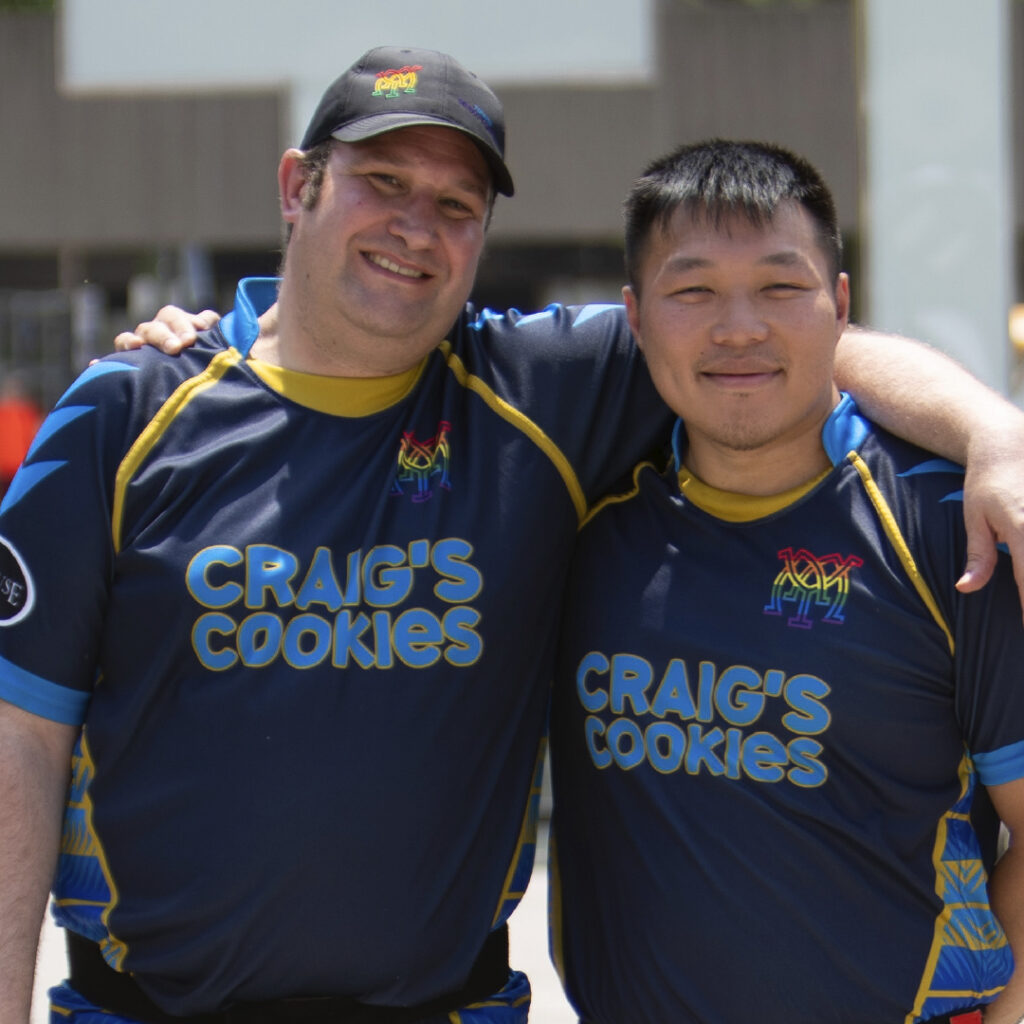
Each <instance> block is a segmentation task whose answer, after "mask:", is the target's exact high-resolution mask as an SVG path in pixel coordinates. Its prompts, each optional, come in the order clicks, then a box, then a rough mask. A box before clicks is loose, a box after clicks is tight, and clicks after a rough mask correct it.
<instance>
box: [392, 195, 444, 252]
mask: <svg viewBox="0 0 1024 1024" xmlns="http://www.w3.org/2000/svg"><path fill="white" fill-rule="evenodd" d="M437 216H438V214H437V208H436V205H435V204H434V202H433V200H432V199H431V198H429V197H428V196H415V195H412V196H408V197H407V198H406V201H405V202H404V203H402V205H401V206H400V207H399V208H398V209H397V210H395V212H394V215H393V216H392V218H391V222H390V224H389V225H388V229H389V230H390V231H391V233H392V234H393V235H395V236H396V237H398V238H401V239H402V241H404V242H405V244H406V245H407V246H408V247H409V248H410V249H426V248H429V247H430V246H431V245H433V244H434V239H435V238H436V235H437Z"/></svg>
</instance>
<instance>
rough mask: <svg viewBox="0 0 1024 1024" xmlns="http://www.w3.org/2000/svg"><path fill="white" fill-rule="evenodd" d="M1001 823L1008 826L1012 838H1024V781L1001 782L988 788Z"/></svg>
mask: <svg viewBox="0 0 1024 1024" xmlns="http://www.w3.org/2000/svg"><path fill="white" fill-rule="evenodd" d="M986 788H987V789H988V794H989V796H990V797H991V798H992V806H993V807H995V809H996V813H997V814H998V815H999V819H1000V821H1002V823H1003V824H1004V825H1005V826H1006V828H1007V831H1008V832H1009V833H1010V835H1011V837H1012V836H1014V834H1016V836H1017V837H1024V779H1014V780H1013V781H1012V782H1001V783H999V784H998V785H994V786H987V787H986Z"/></svg>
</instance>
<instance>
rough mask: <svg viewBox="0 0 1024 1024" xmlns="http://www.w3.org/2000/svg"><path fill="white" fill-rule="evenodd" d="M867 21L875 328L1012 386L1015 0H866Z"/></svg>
mask: <svg viewBox="0 0 1024 1024" xmlns="http://www.w3.org/2000/svg"><path fill="white" fill-rule="evenodd" d="M860 24H861V40H862V42H863V80H862V98H863V130H864V143H865V145H864V153H865V168H864V171H865V174H864V185H863V196H862V214H861V224H862V228H863V233H864V238H863V241H864V252H865V267H866V270H867V273H866V279H865V280H864V281H863V282H862V283H861V286H862V288H866V293H867V294H866V300H867V301H866V303H865V304H864V306H863V308H864V309H865V310H866V314H867V315H866V316H865V320H866V321H867V322H868V323H869V324H871V325H872V326H874V327H879V328H885V329H887V330H893V331H898V332H901V333H904V334H910V335H913V336H915V337H918V338H922V339H924V340H926V341H930V342H931V343H932V344H934V345H936V346H937V347H939V348H941V349H943V350H944V351H946V352H948V353H949V354H950V355H952V356H954V357H955V358H957V359H959V360H960V361H961V362H963V363H964V364H965V365H966V366H967V367H968V368H969V369H971V370H972V371H973V372H974V373H975V374H977V375H978V376H979V377H981V378H982V380H984V381H985V382H986V383H988V384H991V385H993V386H994V387H996V388H998V389H1000V390H1002V391H1006V390H1007V387H1008V382H1009V367H1010V345H1009V340H1008V315H1009V309H1010V305H1011V303H1012V282H1013V245H1012V231H1013V216H1012V199H1011V178H1010V173H1011V171H1010V166H1011V137H1010V113H1009V107H1010V63H1009V59H1010V54H1009V30H1010V12H1009V6H1008V0H860ZM855 286H856V282H855Z"/></svg>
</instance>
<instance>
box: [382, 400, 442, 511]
mask: <svg viewBox="0 0 1024 1024" xmlns="http://www.w3.org/2000/svg"><path fill="white" fill-rule="evenodd" d="M451 429H452V425H451V424H450V423H449V422H448V421H447V420H441V422H440V423H438V425H437V433H436V434H435V435H434V436H433V437H432V438H430V439H429V440H428V441H418V440H417V439H416V434H415V432H414V431H412V430H406V431H403V432H402V440H401V441H400V442H399V445H398V472H397V474H396V476H395V483H394V486H393V487H392V488H391V493H392V494H411V496H412V500H413V501H414V502H416V503H417V504H418V503H420V502H424V501H429V500H430V499H431V497H433V494H434V492H433V490H432V489H431V480H432V479H433V478H434V477H435V476H439V477H440V478H441V479H440V480H439V481H438V483H439V484H440V486H441V487H442V488H444V490H446V491H450V490H451V489H452V484H451V479H450V478H449V475H448V470H449V466H450V464H451V454H452V453H451V444H450V442H449V440H448V435H449V434H450V433H451ZM403 485H405V486H403Z"/></svg>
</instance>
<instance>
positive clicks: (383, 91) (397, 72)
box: [373, 64, 423, 100]
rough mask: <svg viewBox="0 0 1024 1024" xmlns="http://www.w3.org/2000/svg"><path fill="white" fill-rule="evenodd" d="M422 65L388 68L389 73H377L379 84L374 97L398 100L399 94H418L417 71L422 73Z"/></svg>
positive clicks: (374, 89) (375, 87)
mask: <svg viewBox="0 0 1024 1024" xmlns="http://www.w3.org/2000/svg"><path fill="white" fill-rule="evenodd" d="M422 70H423V65H422V64H406V65H405V67H402V68H388V70H387V71H378V72H377V84H376V85H375V86H374V87H373V95H374V96H383V97H384V98H385V99H389V100H393V99H397V98H398V95H399V93H403V92H406V93H414V92H416V83H417V81H418V78H417V77H416V72H417V71H422Z"/></svg>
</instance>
